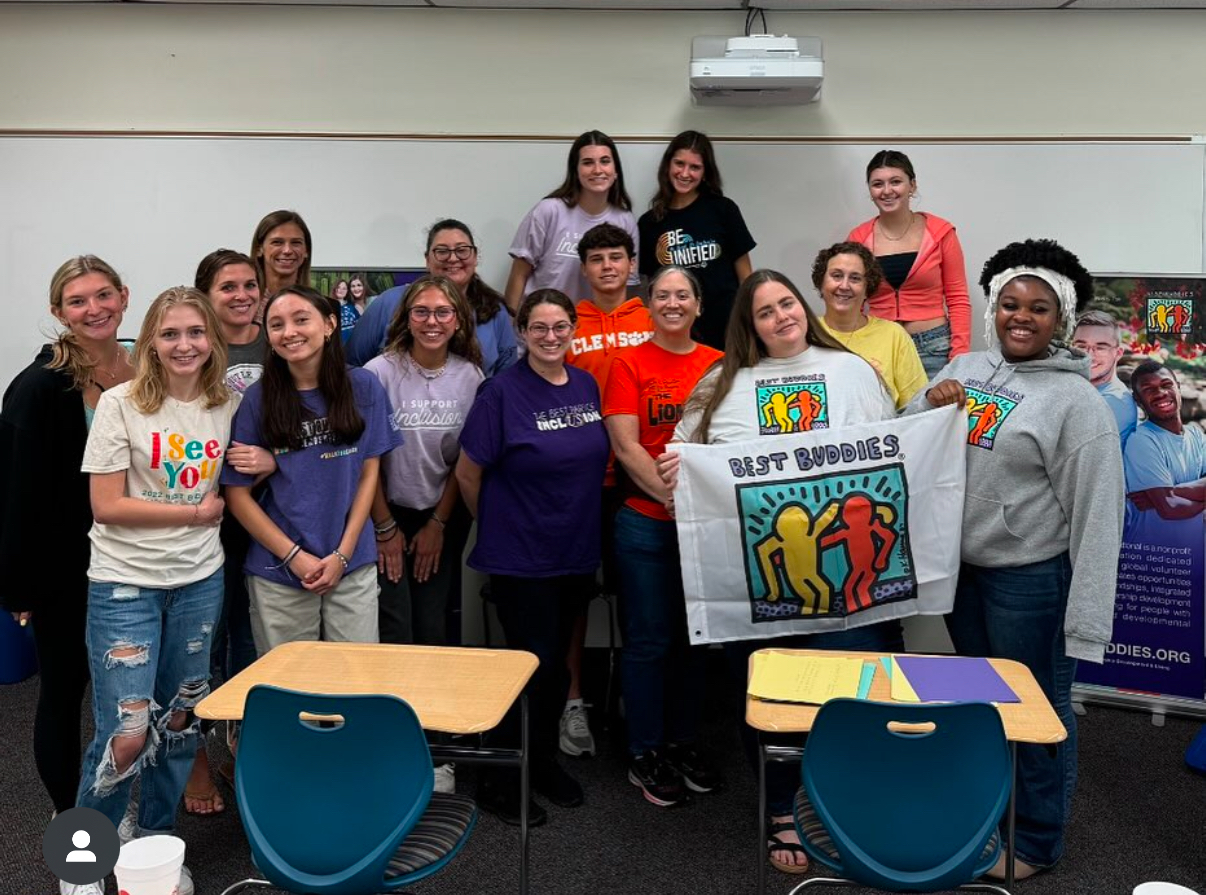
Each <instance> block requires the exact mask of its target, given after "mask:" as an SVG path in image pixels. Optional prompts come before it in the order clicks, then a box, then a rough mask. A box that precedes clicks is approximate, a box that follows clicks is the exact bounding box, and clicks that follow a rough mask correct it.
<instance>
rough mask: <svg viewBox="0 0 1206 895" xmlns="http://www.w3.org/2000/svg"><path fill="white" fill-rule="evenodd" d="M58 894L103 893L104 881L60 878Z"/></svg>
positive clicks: (100, 894)
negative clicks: (75, 881)
mask: <svg viewBox="0 0 1206 895" xmlns="http://www.w3.org/2000/svg"><path fill="white" fill-rule="evenodd" d="M59 895H105V883H104V880H101V881H100V882H97V883H69V882H67V880H65V879H61V880H59ZM181 895H183V893H181Z"/></svg>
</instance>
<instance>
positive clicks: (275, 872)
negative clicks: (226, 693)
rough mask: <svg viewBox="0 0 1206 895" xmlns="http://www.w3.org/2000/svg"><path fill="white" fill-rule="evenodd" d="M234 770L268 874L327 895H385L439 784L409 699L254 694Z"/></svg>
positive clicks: (269, 690)
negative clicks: (398, 853) (390, 873)
mask: <svg viewBox="0 0 1206 895" xmlns="http://www.w3.org/2000/svg"><path fill="white" fill-rule="evenodd" d="M303 714H304V715H307V716H311V715H317V716H326V720H321V719H320V720H307V719H304V718H303V717H302V716H303ZM335 717H338V718H340V719H342V720H339V721H333V720H332V719H334V718H335ZM235 769H236V770H235V790H236V793H237V795H238V800H239V813H240V815H241V817H242V821H243V827H244V829H245V830H246V832H247V839H248V841H249V842H250V843H251V852H252V857H253V858H254V860H255V863H256V866H257V867H258V868H259V869H260V872H261V873H263V874H264V876H265V877H266V878H267V879H268V881H269V882H271V883H272V884H273V885H274V886H277V887H278V888H281V889H284V890H286V891H291V892H308V893H324V895H367V893H373V892H382V891H384V890H385V888H386V887H385V885H384V884H383V880H384V879H385V868H386V866H387V864H388V862H389V859H390V857H391V856H392V855H393V854H394V851H395V850H396V849H397V847H398V845H399V843H401V841H402V839H403V838H404V837H405V836H406V834H407V833H408V832H409V831H410V830H411V828H412V827H414V825H415V824H416V823H417V822H418V820H419V818H420V817H422V815H423V812H424V810H425V809H426V807H427V803H428V801H429V800H430V798H431V792H432V784H433V775H432V766H431V753H430V752H429V751H428V748H427V738H426V737H425V736H424V734H423V729H422V727H420V725H419V719H418V718H417V717H416V715H415V713H414V710H413V709H412V708H411V707H410V706H409V705H407V703H406V702H404V701H403V700H401V699H399V698H397V697H395V696H331V695H319V694H314V693H299V692H296V691H292V690H284V689H281V688H279V687H270V686H263V685H261V686H257V687H254V688H252V690H251V692H250V693H249V694H248V695H247V704H246V708H245V709H244V721H243V729H242V734H241V735H240V737H239V754H238V761H237V762H236V763H235Z"/></svg>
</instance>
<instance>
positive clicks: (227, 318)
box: [184, 249, 268, 815]
mask: <svg viewBox="0 0 1206 895" xmlns="http://www.w3.org/2000/svg"><path fill="white" fill-rule="evenodd" d="M193 285H194V286H196V287H197V289H198V290H199V291H201V292H203V293H205V295H206V296H207V297H208V298H209V303H210V305H211V306H212V307H213V309H214V314H215V316H216V317H217V318H218V325H219V326H220V327H221V329H222V335H223V337H224V338H225V340H226V349H227V351H226V387H227V388H229V389H230V390H231V391H232V392H234V393H236V394H239V395H242V394H243V393H244V392H245V391H247V388H248V387H249V386H250V385H251V384H252V383H254V382H256V381H258V380H259V378H260V375H261V374H262V372H263V370H264V353H265V351H267V346H268V341H267V339H266V338H265V337H264V328H263V327H262V326H260V324H258V323H256V321H255V314H256V311H257V310H258V309H259V307H260V284H259V280H258V279H257V277H256V272H255V265H254V264H253V263H252V261H251V259H250V258H248V257H247V256H246V255H244V254H243V253H241V252H236V251H233V250H232V249H218V250H217V251H214V252H210V253H209V254H208V255H206V256H205V257H204V258H202V259H201V263H200V264H198V265H197V275H196V277H195V278H194V281H193ZM219 536H220V539H221V541H222V550H223V552H224V553H225V555H226V561H225V564H224V565H223V570H224V572H223V590H224V598H223V601H222V613H221V615H220V616H219V618H218V625H217V627H216V628H215V629H214V636H213V639H212V651H211V654H212V659H213V661H212V662H211V668H210V671H211V674H212V675H213V676H214V677H215V678H217V679H218V680H223V681H225V680H229V679H230V678H231V677H233V676H234V675H236V674H238V673H239V672H240V671H242V670H243V669H244V668H246V667H247V666H248V665H250V664H251V663H252V662H254V661H255V658H256V653H255V642H254V640H253V639H252V636H251V618H250V616H249V614H248V601H249V598H248V595H247V583H246V579H245V578H244V575H243V562H244V561H245V560H246V558H247V550H248V548H249V547H250V546H251V538H250V537H248V535H247V532H246V531H244V529H243V526H241V525H240V524H239V522H238V520H237V519H235V518H234V517H233V516H232V515H231V514H229V513H227V514H224V515H223V517H222V524H221V527H220V528H219ZM233 768H234V766H233V765H232V764H230V763H229V762H227V763H226V764H224V765H223V766H222V767H221V768H219V770H218V772H219V773H220V774H222V775H223V777H225V778H226V779H227V781H228V782H230V783H231V785H232V786H233V781H234V777H233ZM184 810H185V811H186V812H188V813H189V814H202V815H207V814H220V813H221V812H223V811H225V810H226V803H225V801H224V800H223V798H222V794H221V792H219V790H218V788H217V787H216V786H215V785H214V781H213V778H212V777H211V775H210V770H209V755H208V753H207V751H206V749H205V747H204V744H202V745H201V747H200V748H198V749H197V759H196V762H195V763H194V764H193V773H192V776H191V777H190V778H189V781H188V785H187V786H186V787H185V789H184Z"/></svg>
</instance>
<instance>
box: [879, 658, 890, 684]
mask: <svg viewBox="0 0 1206 895" xmlns="http://www.w3.org/2000/svg"><path fill="white" fill-rule="evenodd" d="M879 664H880V665H882V666H884V674H886V675H887V676H888V680H892V657H891V656H880V657H879Z"/></svg>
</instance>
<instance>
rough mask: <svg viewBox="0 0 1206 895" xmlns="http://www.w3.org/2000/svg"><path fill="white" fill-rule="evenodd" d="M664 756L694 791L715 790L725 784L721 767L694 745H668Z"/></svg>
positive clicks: (667, 762)
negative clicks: (705, 756) (698, 750)
mask: <svg viewBox="0 0 1206 895" xmlns="http://www.w3.org/2000/svg"><path fill="white" fill-rule="evenodd" d="M662 758H663V759H665V762H666V764H668V765H670V767H671V768H673V769H674V771H675V772H676V773H677V774H678V775H679V776H680V777H682V778H683V783H685V784H687V788H688V789H690V790H691V791H692V792H715V791H716V790H718V789H720V788H721V787H723V786H724V777H723V776H722V775H721V773H720V769H719V768H717V767H716V765H714V764H712V762H711V761H709V760H708V759H707V758H704V756H703V755H701V754H700V753H699V752H697V751H696V750H695V747H694V746H690V745H680V746H667V747H666V750H665V751H664V752H663V753H662Z"/></svg>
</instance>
